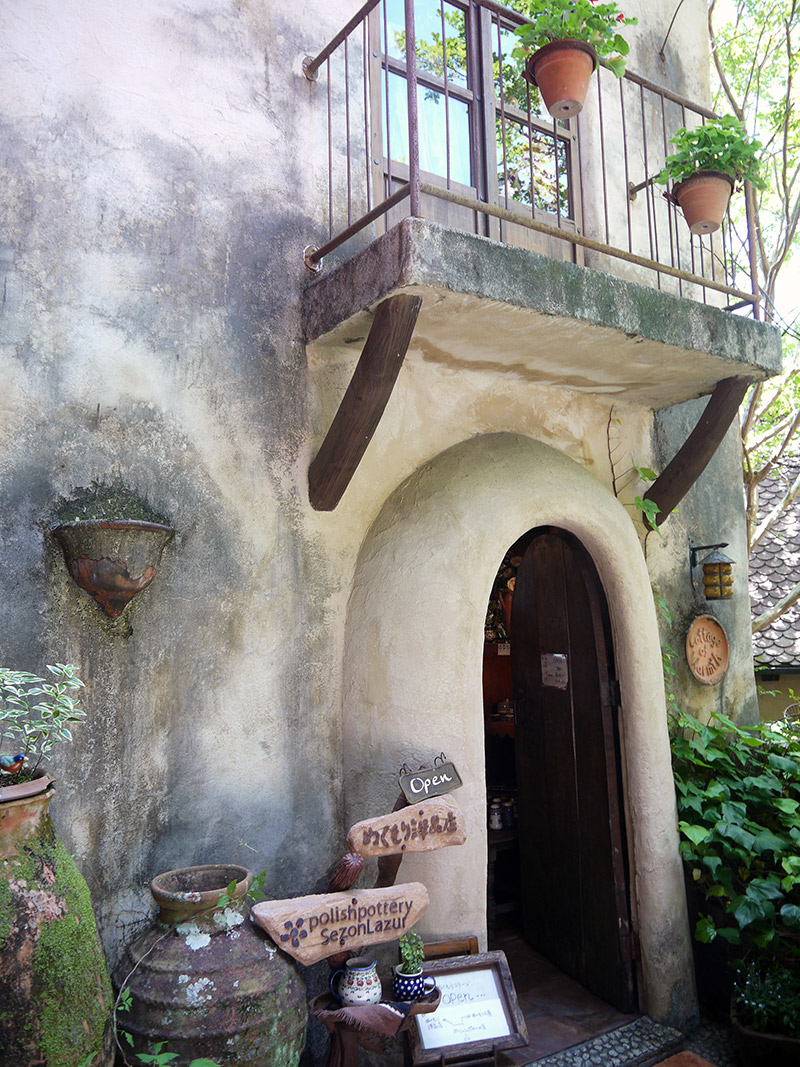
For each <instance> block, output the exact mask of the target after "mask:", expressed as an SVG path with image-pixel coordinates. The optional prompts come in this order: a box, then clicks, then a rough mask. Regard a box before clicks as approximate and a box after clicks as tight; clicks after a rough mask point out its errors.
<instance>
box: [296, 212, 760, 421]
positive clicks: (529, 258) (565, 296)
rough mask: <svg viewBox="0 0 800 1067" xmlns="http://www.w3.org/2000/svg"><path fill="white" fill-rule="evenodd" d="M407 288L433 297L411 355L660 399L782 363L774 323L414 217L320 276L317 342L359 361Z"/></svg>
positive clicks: (307, 297) (647, 401)
mask: <svg viewBox="0 0 800 1067" xmlns="http://www.w3.org/2000/svg"><path fill="white" fill-rule="evenodd" d="M397 293H407V294H414V295H418V296H420V297H421V298H422V308H421V311H420V313H419V318H418V321H417V325H416V328H415V330H414V335H413V337H412V340H411V344H410V346H409V349H408V356H407V358H408V359H411V360H413V359H420V360H426V361H430V362H432V363H438V364H441V365H442V366H445V367H448V368H452V369H457V370H460V371H462V372H466V371H470V370H474V371H481V372H485V373H486V372H488V373H490V374H496V375H502V376H504V377H510V378H516V379H519V380H521V381H526V382H534V383H541V384H542V385H547V386H556V387H562V388H565V389H569V390H573V391H577V392H580V393H591V394H600V395H607V396H608V397H609V398H610V399H619V400H626V401H630V402H633V403H639V404H644V405H646V406H648V407H651V408H654V409H655V408H662V407H668V406H670V405H672V404H677V403H680V402H682V401H685V400H689V399H692V398H694V397H698V396H703V395H707V394H709V393H711V392H712V391H713V389H714V388H715V386H716V385H717V383H718V382H720V381H722V380H724V379H726V378H732V377H737V378H744V379H747V380H749V381H757V380H759V379H762V378H767V377H769V376H771V375H773V374H775V373H777V372H778V371H779V370H780V366H781V338H780V333H779V331H778V330H777V329H775V328H774V327H772V326H769V325H766V324H764V323H761V322H756V321H755V320H753V319H752V318H746V317H744V316H743V315H735V314H732V313H730V312H726V311H723V310H721V309H719V308H714V307H710V306H708V305H706V304H702V303H699V302H697V301H694V300H690V299H685V298H681V297H676V296H672V295H670V294H667V293H664V292H661V291H659V290H658V289H654V288H650V287H648V286H645V285H641V284H638V283H636V282H631V281H626V280H623V279H620V278H618V277H615V276H612V275H609V274H605V273H603V272H602V271H599V270H593V269H589V268H586V267H578V266H575V265H573V264H570V263H563V262H560V261H557V260H553V259H549V258H547V257H545V256H542V255H539V254H537V253H535V252H529V251H525V250H522V249H518V248H512V247H509V246H507V245H502V244H499V243H497V242H495V241H491V240H489V239H487V238H484V237H478V236H475V235H473V234H469V233H464V232H461V231H459V230H454V229H450V228H448V227H445V226H442V225H439V224H438V223H434V222H429V221H428V220H425V219H415V218H406V219H404V220H403V221H402V222H400V223H399V224H398V225H397V226H395V227H394V228H393V229H392V230H390V231H389V232H388V233H386V234H384V235H382V236H381V237H378V238H377V239H376V240H375V241H373V242H372V243H371V244H370V245H369V246H368V247H367V248H365V249H363V250H362V251H360V252H358V253H357V254H356V255H355V256H354V257H353V258H352V259H350V260H347V261H346V262H344V263H342V264H341V265H339V266H336V267H333V268H329V269H326V268H323V270H322V272H321V273H320V274H319V275H317V276H316V277H314V278H313V279H312V280H311V281H310V282H309V284H308V286H307V288H306V291H305V294H304V301H303V329H304V336H305V340H306V343H307V344H311V343H314V345H315V347H317V346H319V345H322V346H324V348H325V358H330V359H337V358H341V359H352V356H353V351H354V347H355V348H358V346H359V344H363V342H364V340H365V339H366V337H367V334H368V333H369V328H370V325H371V322H372V318H373V315H374V310H375V307H376V306H377V305H378V304H379V303H380V302H381V301H383V300H384V299H386V298H387V297H389V296H392V295H394V294H397ZM337 351H338V356H337Z"/></svg>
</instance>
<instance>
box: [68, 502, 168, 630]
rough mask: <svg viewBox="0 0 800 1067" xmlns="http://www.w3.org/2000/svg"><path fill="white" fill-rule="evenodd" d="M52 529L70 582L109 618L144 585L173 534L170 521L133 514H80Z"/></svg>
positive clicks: (154, 569) (113, 616) (120, 610)
mask: <svg viewBox="0 0 800 1067" xmlns="http://www.w3.org/2000/svg"><path fill="white" fill-rule="evenodd" d="M52 533H53V537H55V538H56V540H57V541H58V542H59V544H60V545H61V547H62V548H63V550H64V559H65V560H66V563H67V568H68V569H69V573H70V574H71V575H72V577H73V579H74V580H75V582H76V583H77V584H78V585H79V586H80V587H81V589H85V590H86V592H87V593H88V594H89V596H91V597H92V598H93V599H94V600H95V601H97V603H98V604H99V605H100V607H101V608H102V609H103V611H104V612H105V613H106V615H108V616H109V617H110V618H112V619H116V618H117V616H118V615H121V614H122V612H123V610H124V609H125V607H126V606H127V605H128V603H129V602H130V601H131V600H132V599H133V598H134V597H135V596H136V594H137V593H140V592H141V591H142V590H143V589H146V588H147V587H148V585H150V583H151V582H152V580H153V579H154V578H155V576H156V569H157V567H158V566H159V564H160V562H161V553H162V552H163V551H164V547H165V545H166V544H167V543H168V542H169V541H170V540H171V539H172V538H173V537H174V536H175V531H174V529H173V528H172V527H171V526H162V525H161V523H158V522H143V521H139V520H136V519H85V520H83V521H81V522H73V523H65V524H64V525H63V526H57V527H56V528H55V529H54V530H53V531H52Z"/></svg>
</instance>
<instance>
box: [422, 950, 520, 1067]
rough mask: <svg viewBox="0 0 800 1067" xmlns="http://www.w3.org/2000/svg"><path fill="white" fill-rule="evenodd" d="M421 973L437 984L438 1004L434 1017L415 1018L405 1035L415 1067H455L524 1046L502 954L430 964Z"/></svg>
mask: <svg viewBox="0 0 800 1067" xmlns="http://www.w3.org/2000/svg"><path fill="white" fill-rule="evenodd" d="M425 973H426V974H430V975H432V977H433V978H435V979H436V985H437V986H438V987H439V989H440V990H441V994H442V999H441V1002H440V1004H439V1007H438V1008H437V1009H436V1011H435V1012H434V1013H433V1014H432V1015H416V1016H414V1020H413V1026H412V1028H411V1030H410V1031H409V1040H410V1044H411V1057H412V1062H413V1064H414V1067H421V1065H423V1064H429V1063H434V1064H438V1063H442V1062H443V1061H444V1060H446V1061H447V1062H448V1063H453V1064H456V1063H460V1062H461V1060H462V1059H463V1060H464V1061H466V1060H467V1059H472V1058H474V1057H476V1056H477V1055H478V1054H484V1055H486V1056H487V1057H488V1056H491V1055H492V1054H493V1053H494V1052H498V1051H500V1050H502V1049H512V1048H522V1047H523V1046H524V1045H527V1044H528V1031H527V1027H526V1026H525V1017H524V1016H523V1014H522V1011H521V1009H520V1006H519V1004H518V1003H517V994H516V991H515V989H514V982H513V980H512V978H511V972H510V970H509V967H508V961H507V960H506V957H505V954H504V953H502V952H484V953H482V954H479V955H476V956H460V957H458V958H450V959H444V960H430V961H428V962H426V964H425Z"/></svg>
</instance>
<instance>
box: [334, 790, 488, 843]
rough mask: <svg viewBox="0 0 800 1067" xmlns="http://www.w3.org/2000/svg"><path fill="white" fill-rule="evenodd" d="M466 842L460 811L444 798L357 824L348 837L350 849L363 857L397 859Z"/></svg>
mask: <svg viewBox="0 0 800 1067" xmlns="http://www.w3.org/2000/svg"><path fill="white" fill-rule="evenodd" d="M466 839H467V831H466V830H465V829H464V820H463V816H462V814H461V809H460V808H459V806H458V804H456V802H455V800H453V798H452V797H447V796H444V797H435V798H434V799H433V800H427V801H425V802H424V803H422V804H416V805H414V804H411V805H409V807H407V808H400V810H399V811H393V812H392V813H391V814H390V815H379V816H378V817H377V818H375V819H364V820H363V822H357V823H356V824H355V826H353V828H352V829H351V830H350V833H349V834H348V835H347V847H348V848H349V849H350V851H351V852H358V853H359V855H361V856H397V855H399V854H402V853H404V852H433V851H434V850H435V849H437V848H444V847H445V846H446V845H463V844H464V842H465V841H466Z"/></svg>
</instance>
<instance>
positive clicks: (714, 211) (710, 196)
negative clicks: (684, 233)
mask: <svg viewBox="0 0 800 1067" xmlns="http://www.w3.org/2000/svg"><path fill="white" fill-rule="evenodd" d="M732 192H733V178H729V177H728V175H727V174H721V173H720V172H719V171H716V170H699V171H698V172H697V173H696V174H693V175H692V177H691V178H687V179H686V180H685V181H682V182H679V183H678V184H677V185H676V186H675V187H674V188H673V190H672V197H673V199H674V200H675V201H677V203H678V205H679V207H680V209H681V211H682V212H683V217H684V218H685V219H686V224H687V226H688V227H689V229H690V230H691V231H692V233H695V234H704V233H716V231H717V230H718V229H719V228H720V226H721V225H722V220H723V219H724V218H725V212H726V211H727V210H728V201H729V200H730V198H731V193H732Z"/></svg>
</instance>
